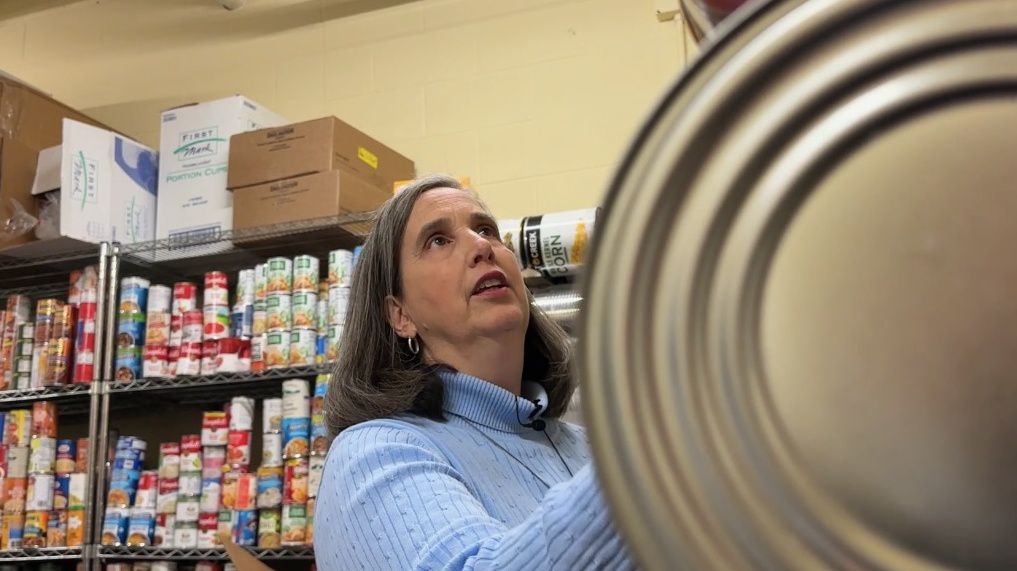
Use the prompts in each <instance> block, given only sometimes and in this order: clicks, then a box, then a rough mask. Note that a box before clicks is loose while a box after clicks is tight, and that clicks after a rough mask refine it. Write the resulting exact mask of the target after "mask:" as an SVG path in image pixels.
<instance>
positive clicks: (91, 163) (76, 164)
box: [71, 151, 99, 210]
mask: <svg viewBox="0 0 1017 571" xmlns="http://www.w3.org/2000/svg"><path fill="white" fill-rule="evenodd" d="M98 170H99V163H98V161H95V160H92V159H88V158H85V153H83V152H81V151H78V156H77V158H76V160H74V161H73V163H72V165H71V199H72V200H73V201H74V202H75V203H78V204H80V205H81V209H82V210H84V209H85V205H86V204H95V202H96V193H97V191H98V188H97V187H96V181H97V180H98Z"/></svg>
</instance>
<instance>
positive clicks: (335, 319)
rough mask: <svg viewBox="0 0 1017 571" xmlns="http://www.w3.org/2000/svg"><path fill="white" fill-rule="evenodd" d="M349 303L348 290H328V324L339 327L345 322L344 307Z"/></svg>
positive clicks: (338, 288) (334, 288)
mask: <svg viewBox="0 0 1017 571" xmlns="http://www.w3.org/2000/svg"><path fill="white" fill-rule="evenodd" d="M349 302H350V288H348V287H331V288H328V323H329V325H339V324H340V323H345V322H346V307H347V306H348V305H349Z"/></svg>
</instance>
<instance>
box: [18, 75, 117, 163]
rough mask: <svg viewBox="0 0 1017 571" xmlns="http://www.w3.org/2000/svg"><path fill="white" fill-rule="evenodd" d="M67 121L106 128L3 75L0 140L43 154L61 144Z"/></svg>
mask: <svg viewBox="0 0 1017 571" xmlns="http://www.w3.org/2000/svg"><path fill="white" fill-rule="evenodd" d="M65 118H67V119H74V120H75V121H80V122H82V123H88V124H89V125H94V126H96V127H104V125H103V124H102V123H99V122H98V121H96V120H95V119H92V118H91V117H89V116H87V115H85V114H84V113H81V112H79V111H76V110H74V109H71V108H70V107H68V106H66V105H64V104H63V103H60V102H58V101H56V100H54V99H53V98H51V97H49V96H47V95H44V94H43V93H41V92H39V91H37V90H35V89H33V88H31V87H28V86H27V85H25V84H23V83H21V82H19V81H17V80H15V79H14V78H12V77H11V76H9V75H5V74H2V73H0V137H3V138H5V139H14V140H16V141H18V142H19V143H21V144H23V145H25V146H26V147H28V148H30V149H33V150H36V151H41V150H42V149H45V148H48V147H52V146H54V145H59V144H60V136H61V134H62V133H63V123H62V121H63V120H64V119H65Z"/></svg>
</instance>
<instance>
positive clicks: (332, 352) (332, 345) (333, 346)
mask: <svg viewBox="0 0 1017 571" xmlns="http://www.w3.org/2000/svg"><path fill="white" fill-rule="evenodd" d="M342 337H343V326H342V325H329V326H328V338H327V341H326V342H325V343H326V344H325V360H326V361H328V362H333V361H336V360H338V359H339V348H340V347H339V344H340V342H341V341H342Z"/></svg>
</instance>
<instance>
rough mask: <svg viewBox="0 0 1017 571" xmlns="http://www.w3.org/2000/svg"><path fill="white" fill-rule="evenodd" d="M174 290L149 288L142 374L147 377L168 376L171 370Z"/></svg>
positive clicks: (164, 287)
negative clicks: (171, 311)
mask: <svg viewBox="0 0 1017 571" xmlns="http://www.w3.org/2000/svg"><path fill="white" fill-rule="evenodd" d="M172 298H173V290H171V289H170V288H169V287H168V286H164V285H153V286H152V287H151V288H149V290H148V311H147V313H146V325H145V349H144V351H143V353H142V374H143V375H144V376H145V377H146V378H166V377H169V376H171V375H170V370H169V343H170V329H171V327H170V321H171V317H170V316H171V313H170V309H171V304H172Z"/></svg>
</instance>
